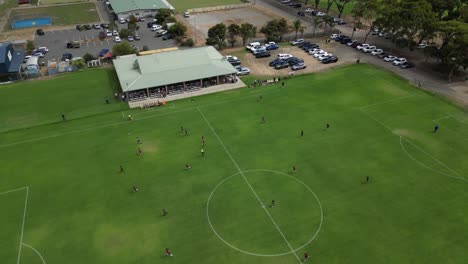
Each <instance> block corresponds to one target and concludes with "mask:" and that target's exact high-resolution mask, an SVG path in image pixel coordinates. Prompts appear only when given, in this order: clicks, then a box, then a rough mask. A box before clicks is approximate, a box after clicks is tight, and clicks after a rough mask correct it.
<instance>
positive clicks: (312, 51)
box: [309, 48, 321, 55]
mask: <svg viewBox="0 0 468 264" xmlns="http://www.w3.org/2000/svg"><path fill="white" fill-rule="evenodd" d="M319 51H321V49H317V48H315V49H313V50H309V54H310V55H314V54H315V53H316V52H319Z"/></svg>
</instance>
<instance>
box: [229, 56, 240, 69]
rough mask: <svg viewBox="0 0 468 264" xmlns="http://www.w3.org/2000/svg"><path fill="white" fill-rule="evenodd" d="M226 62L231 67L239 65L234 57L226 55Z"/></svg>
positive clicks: (237, 59)
mask: <svg viewBox="0 0 468 264" xmlns="http://www.w3.org/2000/svg"><path fill="white" fill-rule="evenodd" d="M226 60H227V61H228V62H229V63H231V65H232V66H237V65H240V64H241V61H240V60H239V58H237V57H235V56H231V55H226Z"/></svg>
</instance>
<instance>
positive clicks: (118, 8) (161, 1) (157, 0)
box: [109, 0, 174, 13]
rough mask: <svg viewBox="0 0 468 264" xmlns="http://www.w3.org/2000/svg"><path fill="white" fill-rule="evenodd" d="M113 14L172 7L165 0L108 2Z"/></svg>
mask: <svg viewBox="0 0 468 264" xmlns="http://www.w3.org/2000/svg"><path fill="white" fill-rule="evenodd" d="M109 1H110V4H111V6H112V8H113V9H114V12H115V13H123V12H128V11H133V10H152V9H171V10H174V7H173V6H172V5H171V4H169V2H167V1H166V0H109Z"/></svg>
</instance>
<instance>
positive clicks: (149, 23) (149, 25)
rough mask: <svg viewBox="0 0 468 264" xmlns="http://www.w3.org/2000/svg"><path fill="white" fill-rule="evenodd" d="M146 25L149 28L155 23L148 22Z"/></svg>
mask: <svg viewBox="0 0 468 264" xmlns="http://www.w3.org/2000/svg"><path fill="white" fill-rule="evenodd" d="M146 25H147V26H148V28H151V27H152V26H153V25H156V22H154V21H153V22H148V23H147V24H146Z"/></svg>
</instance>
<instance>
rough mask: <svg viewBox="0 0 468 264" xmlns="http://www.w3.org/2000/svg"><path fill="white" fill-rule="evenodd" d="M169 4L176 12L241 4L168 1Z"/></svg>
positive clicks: (236, 0) (221, 0) (238, 0)
mask: <svg viewBox="0 0 468 264" xmlns="http://www.w3.org/2000/svg"><path fill="white" fill-rule="evenodd" d="M169 3H170V4H171V5H172V6H173V7H174V8H175V9H176V10H177V11H178V12H185V11H186V10H187V9H189V8H200V7H212V6H222V5H234V4H242V3H243V2H242V1H241V0H215V1H213V0H170V1H169Z"/></svg>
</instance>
